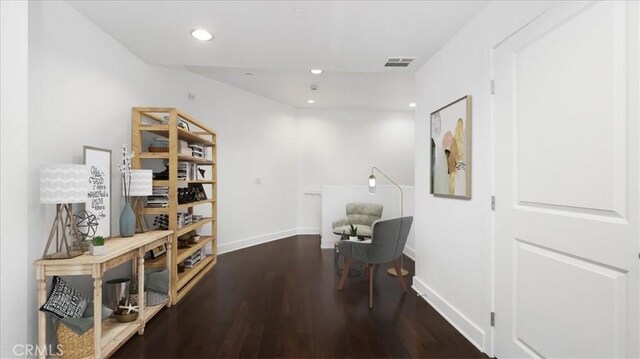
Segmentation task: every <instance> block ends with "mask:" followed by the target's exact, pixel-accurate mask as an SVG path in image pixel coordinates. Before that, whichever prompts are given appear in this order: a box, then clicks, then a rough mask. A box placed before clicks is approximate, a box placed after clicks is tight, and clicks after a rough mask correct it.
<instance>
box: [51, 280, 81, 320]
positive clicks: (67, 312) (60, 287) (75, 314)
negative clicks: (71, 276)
mask: <svg viewBox="0 0 640 359" xmlns="http://www.w3.org/2000/svg"><path fill="white" fill-rule="evenodd" d="M88 304H89V299H88V298H87V297H85V296H84V295H83V294H82V293H80V292H78V291H77V290H75V289H73V288H72V287H71V286H70V285H69V284H67V282H65V281H64V280H63V279H62V278H60V277H58V276H55V277H53V283H52V284H51V293H49V298H48V299H47V302H46V303H44V305H43V306H42V308H40V310H41V311H43V312H46V313H49V314H51V315H53V316H54V317H57V318H59V319H62V318H80V317H82V314H84V311H85V310H86V309H87V305H88Z"/></svg>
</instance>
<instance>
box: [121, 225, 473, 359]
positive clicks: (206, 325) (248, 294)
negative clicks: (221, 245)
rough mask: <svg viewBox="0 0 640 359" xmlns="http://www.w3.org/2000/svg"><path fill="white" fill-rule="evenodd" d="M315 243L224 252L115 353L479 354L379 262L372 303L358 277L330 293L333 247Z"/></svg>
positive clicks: (302, 239) (295, 240)
mask: <svg viewBox="0 0 640 359" xmlns="http://www.w3.org/2000/svg"><path fill="white" fill-rule="evenodd" d="M319 245H320V238H319V237H318V236H296V237H291V238H287V239H283V240H279V241H275V242H271V243H267V244H263V245H260V246H255V247H251V248H247V249H243V250H239V251H236V252H232V253H228V254H224V255H221V256H220V257H219V258H218V264H217V265H216V267H214V269H213V270H212V271H211V272H210V273H209V274H208V275H207V276H206V277H205V278H204V279H203V281H202V282H201V283H200V284H198V286H197V287H196V288H194V289H193V290H192V291H191V293H190V294H189V295H188V296H187V297H185V298H184V299H183V300H182V301H181V302H180V303H179V304H178V305H176V306H173V307H171V308H170V309H164V310H163V311H162V312H160V313H158V315H157V316H156V317H155V318H153V319H152V320H151V321H150V322H149V323H148V325H147V327H146V329H145V334H144V335H143V336H135V337H134V338H132V339H131V340H130V341H129V342H128V343H126V344H125V345H124V346H123V347H122V348H121V349H120V350H119V351H118V352H116V354H115V355H114V357H116V358H142V357H145V358H161V357H162V358H168V357H171V358H213V357H224V358H237V357H242V358H250V357H251V358H252V357H262V358H266V357H268V358H275V357H278V358H279V357H289V358H304V357H315V358H320V357H325V358H343V357H358V358H369V357H378V358H386V357H419V358H483V357H485V356H484V355H483V354H482V353H480V352H479V351H478V350H477V349H476V348H475V347H474V346H473V345H472V344H471V343H470V342H469V341H467V340H466V339H465V338H464V337H463V336H462V335H461V334H460V333H458V332H457V331H456V330H455V329H454V328H453V327H452V326H451V325H450V324H449V323H448V322H447V321H446V320H445V319H444V318H442V317H441V316H440V315H439V314H438V313H437V312H436V311H435V310H434V309H433V308H431V307H430V306H429V305H428V304H426V302H425V301H424V300H422V299H421V298H418V297H417V295H416V293H415V292H413V291H411V290H410V291H409V292H408V293H403V292H402V291H401V290H400V287H399V285H398V282H397V279H395V278H393V277H390V276H389V275H387V274H386V266H379V267H378V268H377V269H376V272H375V275H376V277H375V281H374V283H375V287H374V308H373V309H369V308H368V306H367V282H366V280H365V279H364V277H359V278H354V279H349V280H348V281H347V283H346V284H345V288H344V290H343V291H341V292H338V291H336V290H335V283H336V277H335V275H334V270H333V251H332V250H320V249H319ZM404 263H405V267H406V268H407V269H409V271H410V273H413V271H414V263H413V261H411V260H410V259H408V258H406V259H405V261H404ZM411 278H412V277H411V276H409V277H406V279H407V284H408V285H410V283H411Z"/></svg>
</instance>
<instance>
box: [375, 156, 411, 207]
mask: <svg viewBox="0 0 640 359" xmlns="http://www.w3.org/2000/svg"><path fill="white" fill-rule="evenodd" d="M373 170H376V171H378V172H380V174H381V175H383V176H384V177H385V178H386V179H388V180H389V182H391V183H393V184H394V185H395V186H396V187H398V189H399V190H400V217H404V191H402V187H400V185H398V184H397V183H396V182H395V181H394V180H392V179H391V178H389V176H387V175H386V174H385V173H384V172H382V171H380V169H379V168H378V167H375V166H374V167H371V174H372V175H373Z"/></svg>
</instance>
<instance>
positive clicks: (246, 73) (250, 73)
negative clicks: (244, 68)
mask: <svg viewBox="0 0 640 359" xmlns="http://www.w3.org/2000/svg"><path fill="white" fill-rule="evenodd" d="M244 74H245V75H247V76H253V72H245V73H244Z"/></svg>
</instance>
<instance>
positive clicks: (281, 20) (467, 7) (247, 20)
mask: <svg viewBox="0 0 640 359" xmlns="http://www.w3.org/2000/svg"><path fill="white" fill-rule="evenodd" d="M68 3H69V4H70V5H71V6H73V7H74V8H75V9H76V10H78V11H79V12H80V13H82V14H83V15H85V16H86V17H87V18H89V19H90V20H91V21H93V22H94V23H95V24H97V25H98V26H100V27H101V28H103V29H104V30H105V31H106V32H107V33H109V34H110V35H111V36H113V37H114V38H115V39H116V40H118V41H119V42H120V43H122V44H123V45H124V46H125V47H127V48H128V49H130V50H131V51H132V52H133V53H135V54H136V55H138V56H139V57H140V58H141V59H143V60H144V61H145V62H147V63H149V64H153V65H164V66H186V67H187V68H188V69H189V70H191V71H193V72H196V73H199V74H202V75H204V76H207V77H211V78H214V79H216V80H219V81H222V82H225V83H228V84H230V85H233V86H237V87H240V88H244V89H246V90H248V91H251V92H254V93H257V94H260V95H263V96H265V97H268V98H272V99H274V100H277V101H280V102H283V103H286V104H289V105H292V106H295V107H318V108H353V109H375V110H408V107H407V106H408V103H409V102H412V101H413V72H414V71H415V70H416V69H417V68H418V67H419V66H420V65H421V64H422V63H424V62H425V61H426V60H427V59H428V58H429V57H430V56H432V55H433V54H434V53H435V52H436V51H437V50H438V49H439V48H441V47H442V46H443V45H444V44H445V43H446V42H447V41H448V40H449V39H450V38H451V37H453V35H454V34H455V33H456V32H457V31H459V30H460V28H461V27H462V26H463V25H464V24H466V23H467V22H468V21H469V20H470V19H471V18H472V17H473V16H474V15H475V14H477V13H478V12H479V11H480V10H481V9H482V8H483V7H484V6H485V5H486V3H487V2H486V1H68ZM197 28H204V29H207V30H208V31H210V32H211V33H212V34H213V36H214V40H213V41H208V42H201V41H197V40H195V39H193V38H192V37H191V35H190V33H191V31H192V30H194V29H197ZM388 57H416V58H417V59H416V60H415V61H414V63H413V64H412V65H411V66H410V67H409V68H406V69H386V68H384V66H383V65H384V62H385V61H386V59H387V58H388ZM311 68H321V69H323V70H325V73H323V74H322V75H319V76H313V75H311V74H310V73H309V69H311ZM247 72H250V73H252V74H253V76H247V75H245V73H247ZM311 84H317V85H318V86H319V90H318V91H316V92H314V93H311V91H310V90H309V87H310V85H311ZM309 96H313V97H312V98H313V99H315V100H316V104H314V105H313V106H312V105H308V104H307V103H306V100H307V99H308V98H311V97H309Z"/></svg>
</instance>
